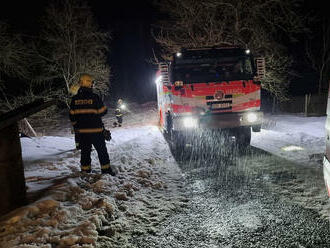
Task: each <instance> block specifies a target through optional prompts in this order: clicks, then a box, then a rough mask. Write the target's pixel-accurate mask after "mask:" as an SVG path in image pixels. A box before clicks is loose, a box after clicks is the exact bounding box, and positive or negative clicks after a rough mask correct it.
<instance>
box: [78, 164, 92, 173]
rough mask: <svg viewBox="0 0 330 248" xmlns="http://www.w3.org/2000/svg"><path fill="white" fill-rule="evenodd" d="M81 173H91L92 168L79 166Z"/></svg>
mask: <svg viewBox="0 0 330 248" xmlns="http://www.w3.org/2000/svg"><path fill="white" fill-rule="evenodd" d="M80 169H81V172H83V173H91V171H92V167H91V166H90V165H81V166H80Z"/></svg>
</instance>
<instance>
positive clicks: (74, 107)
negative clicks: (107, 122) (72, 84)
mask: <svg viewBox="0 0 330 248" xmlns="http://www.w3.org/2000/svg"><path fill="white" fill-rule="evenodd" d="M107 111H108V110H107V107H106V106H104V104H103V102H102V100H101V98H100V97H99V96H98V95H97V94H95V93H93V90H92V89H91V88H86V87H81V88H80V89H79V91H78V94H77V95H75V96H74V97H72V100H71V105H70V120H71V123H72V125H73V127H74V129H75V132H78V133H99V132H102V131H103V123H102V119H101V117H102V116H103V115H105V114H106V113H107Z"/></svg>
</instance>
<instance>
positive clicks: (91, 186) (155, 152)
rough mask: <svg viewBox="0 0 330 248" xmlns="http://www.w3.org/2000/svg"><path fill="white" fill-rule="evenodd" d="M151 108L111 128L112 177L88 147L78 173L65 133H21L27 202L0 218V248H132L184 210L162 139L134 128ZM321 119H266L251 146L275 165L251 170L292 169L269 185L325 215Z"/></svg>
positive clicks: (180, 183) (179, 180)
mask: <svg viewBox="0 0 330 248" xmlns="http://www.w3.org/2000/svg"><path fill="white" fill-rule="evenodd" d="M154 108H155V104H147V105H144V106H143V108H141V109H140V110H141V111H137V113H138V115H134V114H132V113H130V115H131V118H130V119H131V120H134V121H135V122H134V123H131V124H132V125H131V126H126V127H125V126H124V127H123V128H116V129H113V130H112V137H113V139H112V140H111V141H110V142H109V143H107V147H108V150H109V153H110V159H111V163H112V164H113V165H114V166H115V167H116V168H117V170H118V176H116V177H111V176H109V175H101V174H100V169H99V165H98V164H99V163H98V160H97V154H96V152H95V151H93V152H92V161H93V162H92V163H93V169H94V172H93V173H92V174H90V175H88V176H84V177H81V176H80V174H79V160H80V157H79V155H80V153H79V152H77V151H76V150H74V149H73V148H74V139H73V137H72V135H67V136H66V137H57V136H43V137H37V138H32V139H29V138H21V143H22V150H23V159H24V164H25V177H26V182H27V187H28V196H29V199H30V200H31V203H30V204H29V205H28V206H25V207H23V208H20V209H17V210H15V211H13V212H11V213H10V214H9V215H7V216H5V218H3V219H2V221H1V222H0V247H29V248H33V247H45V248H46V247H47V248H51V247H54V246H56V247H132V244H131V243H130V239H131V237H132V236H134V235H135V236H136V235H142V234H146V233H150V234H153V233H157V231H158V230H157V226H158V225H159V224H160V223H162V222H163V221H164V220H165V219H166V218H167V217H168V216H170V215H171V214H173V213H174V212H178V211H181V210H182V209H184V208H185V207H186V206H187V204H189V202H187V201H188V199H187V198H186V196H185V190H184V177H183V176H182V174H181V171H180V169H179V167H178V164H177V163H176V161H175V160H174V158H173V157H172V154H171V152H170V150H169V147H168V144H167V143H166V141H165V140H164V138H163V136H162V134H161V133H160V132H159V130H158V128H157V127H156V126H153V125H146V126H143V125H141V122H148V123H149V124H150V123H153V122H154V121H155V112H156V111H155V110H154ZM132 117H135V118H132ZM111 121H112V120H106V123H108V124H109V123H111ZM124 121H125V118H124ZM324 124H325V117H312V118H306V117H303V116H300V115H275V116H266V122H265V125H264V127H263V129H262V131H261V132H260V133H254V134H253V136H252V142H251V144H252V146H254V147H257V148H259V149H262V150H265V151H267V152H269V153H271V154H275V155H277V156H278V157H279V159H278V163H276V166H274V165H269V166H268V165H265V164H263V162H262V157H260V158H258V159H256V160H255V161H254V164H255V165H253V166H252V167H255V168H251V169H252V170H253V169H260V168H262V169H263V170H268V172H269V173H277V172H279V171H280V172H283V171H285V172H288V173H295V174H297V175H298V176H297V177H295V179H294V180H291V181H290V182H286V184H285V185H283V184H282V185H274V188H276V189H277V190H280V191H282V192H286V193H289V197H288V198H290V199H291V198H292V200H293V201H296V202H298V203H301V204H303V205H304V206H306V207H311V208H314V209H317V210H318V211H319V212H320V213H321V214H322V215H323V216H326V217H328V218H330V204H329V202H327V201H326V192H325V188H324V182H323V178H322V169H321V164H320V162H319V161H318V160H319V158H320V156H322V154H323V152H324V149H325V142H324V140H325V139H324V132H325V131H324ZM53 133H54V130H53ZM66 133H69V130H67V131H66ZM52 135H53V134H52ZM62 136H63V133H62ZM287 147H291V150H290V149H289V150H285V148H287ZM287 160H289V161H292V162H290V163H288V162H286V161H287ZM265 177H267V175H265ZM291 192H294V193H291ZM292 194H293V196H294V197H292ZM242 221H243V222H244V220H243V219H242Z"/></svg>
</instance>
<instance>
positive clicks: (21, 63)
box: [0, 22, 31, 82]
mask: <svg viewBox="0 0 330 248" xmlns="http://www.w3.org/2000/svg"><path fill="white" fill-rule="evenodd" d="M30 55H31V54H30V52H29V50H28V49H27V48H26V46H25V45H24V42H23V41H22V38H21V36H20V35H18V34H12V33H11V32H10V28H9V26H8V25H7V24H6V23H4V22H0V82H1V74H4V75H7V76H14V77H16V78H27V77H28V76H29V70H28V66H27V65H28V59H29V56H30Z"/></svg>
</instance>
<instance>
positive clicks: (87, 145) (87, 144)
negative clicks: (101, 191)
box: [79, 133, 110, 172]
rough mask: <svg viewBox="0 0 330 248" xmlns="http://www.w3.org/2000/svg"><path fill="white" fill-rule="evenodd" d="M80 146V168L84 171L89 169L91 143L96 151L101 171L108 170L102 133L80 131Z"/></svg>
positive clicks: (108, 163) (107, 159) (108, 164)
mask: <svg viewBox="0 0 330 248" xmlns="http://www.w3.org/2000/svg"><path fill="white" fill-rule="evenodd" d="M79 138H80V143H79V144H80V148H81V160H80V164H81V170H82V171H85V172H90V171H91V151H92V145H93V146H94V148H95V150H96V151H97V155H98V157H99V161H100V165H101V170H102V172H107V171H109V170H110V159H109V154H108V151H107V147H106V145H105V140H104V136H103V133H80V134H79Z"/></svg>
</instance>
